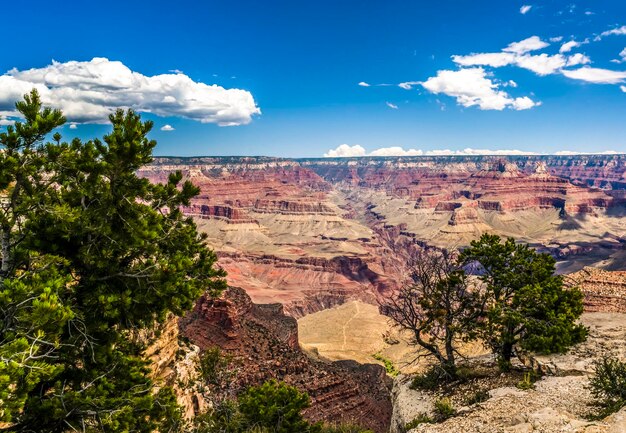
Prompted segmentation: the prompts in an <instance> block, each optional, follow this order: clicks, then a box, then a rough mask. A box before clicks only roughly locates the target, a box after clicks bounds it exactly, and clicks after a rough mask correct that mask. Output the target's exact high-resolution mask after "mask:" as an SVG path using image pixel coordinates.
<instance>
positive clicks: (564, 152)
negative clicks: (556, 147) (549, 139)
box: [554, 150, 619, 156]
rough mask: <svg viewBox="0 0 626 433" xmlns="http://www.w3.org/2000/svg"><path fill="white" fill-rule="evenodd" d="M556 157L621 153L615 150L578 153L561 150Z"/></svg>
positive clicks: (556, 153)
mask: <svg viewBox="0 0 626 433" xmlns="http://www.w3.org/2000/svg"><path fill="white" fill-rule="evenodd" d="M554 154H555V155H560V156H569V155H618V154H619V152H616V151H615V150H605V151H603V152H597V153H595V152H578V151H575V150H560V151H558V152H555V153H554Z"/></svg>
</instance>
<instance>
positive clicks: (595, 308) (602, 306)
mask: <svg viewBox="0 0 626 433" xmlns="http://www.w3.org/2000/svg"><path fill="white" fill-rule="evenodd" d="M566 282H567V283H568V284H569V285H571V286H577V287H579V288H580V289H581V291H582V292H583V294H584V295H585V299H584V303H585V311H588V312H607V313H609V312H613V313H626V271H612V272H611V271H605V270H602V269H597V268H592V267H585V268H583V269H582V270H580V271H578V272H576V273H574V274H570V275H568V276H567V277H566Z"/></svg>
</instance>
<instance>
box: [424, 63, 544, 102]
mask: <svg viewBox="0 0 626 433" xmlns="http://www.w3.org/2000/svg"><path fill="white" fill-rule="evenodd" d="M422 86H423V87H424V88H425V89H427V90H429V91H430V92H432V93H435V94H439V93H443V94H445V95H448V96H452V97H454V98H456V100H457V103H458V104H460V105H462V106H464V107H472V106H478V107H479V108H480V109H481V110H503V109H505V108H513V109H515V110H526V109H528V108H532V107H534V106H536V105H539V104H538V103H535V102H534V101H532V100H531V99H530V98H528V97H523V98H512V97H511V96H509V94H508V93H506V92H504V91H502V90H498V85H497V84H495V83H494V82H493V81H491V80H490V79H489V78H487V73H486V72H485V70H484V69H483V68H469V69H460V70H458V71H449V70H443V71H438V72H437V76H436V77H431V78H429V79H428V80H426V81H425V82H424V83H422Z"/></svg>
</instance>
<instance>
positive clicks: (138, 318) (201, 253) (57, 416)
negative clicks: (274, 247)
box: [0, 91, 224, 432]
mask: <svg viewBox="0 0 626 433" xmlns="http://www.w3.org/2000/svg"><path fill="white" fill-rule="evenodd" d="M17 108H18V110H19V111H20V112H21V113H22V114H23V115H24V118H25V122H24V123H23V124H20V123H18V124H16V126H15V128H11V127H10V128H9V129H8V132H7V133H6V134H3V135H0V143H1V144H2V145H3V146H4V147H5V152H4V153H3V154H2V159H0V164H1V166H0V167H1V168H5V170H2V176H3V178H2V179H0V187H4V190H5V191H6V192H7V196H8V197H11V198H13V196H15V197H17V198H16V199H15V200H13V201H12V202H11V203H13V202H15V203H16V205H14V208H15V209H17V210H19V213H17V211H13V214H12V215H14V216H12V218H13V219H9V223H10V222H11V221H13V222H14V225H13V226H11V225H10V224H5V221H4V220H0V229H2V236H3V239H4V237H5V234H6V233H7V230H8V233H9V238H10V239H11V241H10V242H9V243H8V245H9V250H8V253H7V254H5V253H4V246H5V244H4V242H3V256H2V259H3V266H2V272H3V274H2V276H3V282H2V292H1V293H2V294H4V295H3V296H0V308H1V309H2V310H1V312H2V314H3V317H2V319H3V322H4V323H7V322H16V321H18V322H19V323H21V324H22V326H23V327H25V325H27V324H29V321H30V320H31V319H29V318H28V317H27V313H25V312H22V313H21V315H20V314H17V315H16V314H15V313H11V314H7V313H6V312H7V311H9V310H11V308H13V309H15V306H16V305H25V304H24V303H26V304H32V303H34V302H35V301H36V300H37V302H39V300H38V299H39V298H41V297H42V296H43V297H45V296H48V298H45V301H42V302H44V303H45V305H46V306H47V308H49V309H50V310H51V311H50V312H48V317H49V319H46V320H45V321H43V322H41V323H40V322H33V326H31V328H32V329H29V330H28V331H27V332H26V333H27V334H28V335H26V336H24V337H22V338H25V339H26V340H27V341H30V342H31V345H32V344H33V343H32V342H33V341H37V342H39V341H41V340H45V341H46V343H45V345H44V346H43V347H42V348H41V349H40V351H41V352H42V353H44V354H45V355H46V357H45V358H42V359H43V362H45V364H46V365H45V368H44V369H43V370H41V371H44V372H45V373H44V374H42V373H38V374H37V375H33V373H32V372H31V373H29V372H30V370H33V369H30V370H22V371H18V373H17V374H16V373H13V374H12V375H10V376H9V379H8V380H6V381H5V382H6V383H8V386H7V387H6V388H3V383H5V382H3V380H4V378H5V375H3V374H2V373H3V368H5V369H6V368H9V369H12V367H11V365H12V363H11V361H10V360H9V361H8V362H7V359H8V358H6V357H4V356H3V358H2V359H0V398H3V395H4V394H6V393H7V391H6V389H8V390H9V391H8V392H9V394H11V393H14V392H13V391H12V390H13V389H15V385H16V384H18V385H20V386H18V389H21V390H22V391H21V393H20V396H15V395H13V396H10V398H11V400H10V401H12V402H14V404H13V406H12V408H11V409H10V411H8V412H7V413H6V414H5V415H4V419H5V420H10V421H11V422H12V423H13V424H12V427H11V430H15V431H26V430H37V431H50V432H52V431H59V432H60V431H68V430H89V431H105V430H106V431H143V432H149V431H154V430H156V429H158V430H159V431H161V432H165V431H168V430H170V429H172V428H174V426H175V424H176V422H177V420H178V419H179V415H178V408H177V405H176V403H175V399H174V397H173V394H172V392H171V390H169V389H168V388H161V390H160V391H159V392H158V393H155V388H154V383H153V382H152V380H151V379H150V378H149V376H148V371H149V370H148V363H147V361H146V360H145V359H143V357H142V350H143V345H142V343H141V342H140V340H139V339H138V338H136V337H137V335H138V333H139V331H140V330H141V329H144V328H146V327H150V326H152V325H153V324H154V323H155V322H162V321H163V320H165V319H166V317H167V316H168V314H170V313H174V314H182V313H184V312H185V311H186V310H187V309H189V308H190V307H191V306H192V305H193V302H194V301H195V300H196V299H197V298H198V297H199V296H200V295H201V294H202V293H203V292H204V291H206V290H209V291H210V292H211V293H213V294H216V293H218V292H220V291H221V290H222V289H223V288H224V282H223V280H222V279H221V277H222V276H223V272H222V271H220V270H217V269H216V268H215V267H214V263H215V260H216V257H215V255H214V253H213V252H212V251H210V250H209V249H207V247H206V245H205V240H204V237H202V236H200V235H199V234H198V233H197V230H196V227H195V225H194V224H193V222H192V221H191V220H190V219H188V218H185V217H184V215H183V214H182V212H181V211H180V209H179V208H180V206H181V205H186V204H188V203H189V200H190V199H191V198H192V197H193V196H194V195H196V194H197V193H198V189H197V188H196V187H194V186H193V185H192V184H191V183H189V182H181V181H182V175H181V173H175V174H172V175H171V176H170V177H169V181H168V182H167V184H164V185H155V184H151V183H150V182H149V181H148V180H146V179H142V178H139V177H138V176H137V175H136V170H137V169H138V168H140V167H141V166H143V165H145V164H148V163H149V162H150V161H151V160H152V150H153V148H154V146H155V145H156V142H154V141H153V140H149V139H148V138H147V134H148V133H149V132H150V130H151V128H152V123H151V122H142V121H141V119H140V117H139V115H137V114H135V113H134V112H133V111H131V110H129V111H127V112H124V111H121V110H118V111H117V112H115V113H114V114H112V115H111V116H110V120H111V123H112V126H113V129H112V132H111V133H110V134H107V135H106V136H105V137H104V139H103V140H102V141H101V140H98V139H96V140H90V141H88V142H82V141H81V140H78V139H74V140H73V141H72V142H71V143H65V142H61V137H60V135H58V134H55V136H54V140H55V141H54V142H48V143H45V144H43V140H44V138H45V137H46V136H47V135H48V134H49V133H50V132H51V131H52V130H53V129H54V127H56V126H59V125H61V124H62V123H63V121H64V119H63V117H62V115H61V113H60V112H58V111H53V110H50V109H47V108H42V105H41V102H40V99H39V96H38V95H37V93H36V92H35V91H33V92H32V93H31V94H30V95H28V96H27V97H26V98H25V101H24V102H22V103H18V104H17ZM14 143H25V144H26V146H25V145H21V147H16V145H15V144H14ZM13 148H15V150H11V149H13ZM23 171H26V172H27V173H26V174H24V173H23ZM24 179H26V180H24ZM20 182H21V183H20ZM22 185H26V187H24V186H22ZM33 185H34V186H33ZM18 186H19V188H20V189H19V190H18V192H17V193H15V190H16V189H17V188H18ZM12 206H13V205H12ZM5 259H6V260H5ZM5 261H6V262H7V265H6V266H5ZM37 278H39V280H37ZM14 280H18V281H22V282H23V284H24V285H26V288H23V289H22V292H23V293H22V292H20V291H18V290H15V289H14V288H13V286H11V285H12V284H18V283H16V282H14ZM30 280H33V281H40V282H39V283H38V284H39V286H41V288H38V287H39V286H38V285H37V284H31V283H28V281H30ZM35 296H38V298H35ZM41 317H42V318H44V317H46V316H41ZM13 328H15V326H13V327H6V326H5V327H4V328H3V329H0V354H2V353H3V352H4V351H5V350H6V351H9V352H15V349H11V347H13V346H15V345H16V343H15V342H16V341H18V340H19V338H20V337H19V335H18V334H16V332H15V331H13V330H12V329H13ZM18 329H19V328H18ZM37 335H42V337H41V338H38V337H37ZM48 336H49V337H48ZM44 337H45V338H44ZM38 344H41V343H38ZM21 347H23V344H22V346H21ZM38 362H39V360H38ZM13 370H15V369H14V368H13ZM13 370H10V371H13ZM29 374H30V376H29ZM23 383H27V384H28V386H22V384H23ZM3 392H4V394H3ZM22 402H23V404H22ZM0 414H1V412H0Z"/></svg>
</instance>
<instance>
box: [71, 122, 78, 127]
mask: <svg viewBox="0 0 626 433" xmlns="http://www.w3.org/2000/svg"><path fill="white" fill-rule="evenodd" d="M77 128H78V125H77V124H76V123H73V122H72V123H70V129H77Z"/></svg>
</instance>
